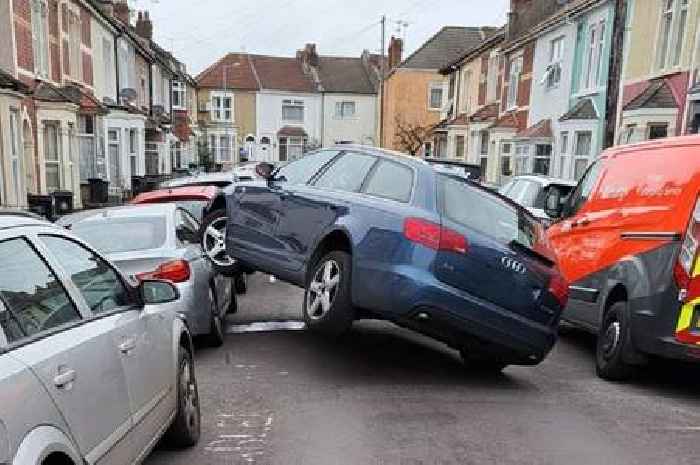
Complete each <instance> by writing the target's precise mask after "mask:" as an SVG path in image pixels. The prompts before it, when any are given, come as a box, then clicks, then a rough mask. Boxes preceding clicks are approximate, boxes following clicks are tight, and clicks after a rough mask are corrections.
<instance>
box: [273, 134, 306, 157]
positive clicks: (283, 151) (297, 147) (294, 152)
mask: <svg viewBox="0 0 700 465" xmlns="http://www.w3.org/2000/svg"><path fill="white" fill-rule="evenodd" d="M305 145H306V138H305V137H299V136H297V137H292V136H289V137H288V136H280V138H279V161H293V160H298V159H299V158H301V156H302V155H303V154H304V146H305Z"/></svg>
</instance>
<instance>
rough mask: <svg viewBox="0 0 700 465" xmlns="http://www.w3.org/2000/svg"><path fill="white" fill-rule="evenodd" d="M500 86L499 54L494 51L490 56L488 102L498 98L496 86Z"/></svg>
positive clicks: (487, 77) (487, 87) (487, 82)
mask: <svg viewBox="0 0 700 465" xmlns="http://www.w3.org/2000/svg"><path fill="white" fill-rule="evenodd" d="M497 86H498V54H497V52H492V53H491V56H490V57H489V68H488V75H487V76H486V103H490V102H493V101H494V100H496V87H497Z"/></svg>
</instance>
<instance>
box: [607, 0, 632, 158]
mask: <svg viewBox="0 0 700 465" xmlns="http://www.w3.org/2000/svg"><path fill="white" fill-rule="evenodd" d="M626 26H627V1H626V0H616V2H615V19H614V20H613V30H612V37H611V39H610V62H609V68H608V83H607V95H606V102H605V114H606V115H607V118H606V120H605V130H604V136H603V149H606V148H608V147H612V146H613V145H615V132H616V129H617V123H618V121H617V116H618V105H619V104H620V98H619V97H620V85H621V83H622V63H623V57H624V53H625V46H624V45H625V44H624V40H625V28H626Z"/></svg>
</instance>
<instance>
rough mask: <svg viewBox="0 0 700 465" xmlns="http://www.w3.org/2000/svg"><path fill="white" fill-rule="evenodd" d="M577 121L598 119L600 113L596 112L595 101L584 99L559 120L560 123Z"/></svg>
mask: <svg viewBox="0 0 700 465" xmlns="http://www.w3.org/2000/svg"><path fill="white" fill-rule="evenodd" d="M577 119H598V112H597V111H596V110H595V105H593V100H591V99H589V98H584V99H581V100H579V101H578V102H576V105H574V106H573V108H571V110H569V111H567V112H566V113H564V114H563V115H562V117H561V118H559V121H568V120H577Z"/></svg>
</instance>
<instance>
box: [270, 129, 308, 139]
mask: <svg viewBox="0 0 700 465" xmlns="http://www.w3.org/2000/svg"><path fill="white" fill-rule="evenodd" d="M277 135H279V136H290V137H305V136H306V135H307V134H306V131H304V128H302V127H300V126H284V127H283V128H282V129H280V130H279V131H278V132H277Z"/></svg>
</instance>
